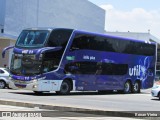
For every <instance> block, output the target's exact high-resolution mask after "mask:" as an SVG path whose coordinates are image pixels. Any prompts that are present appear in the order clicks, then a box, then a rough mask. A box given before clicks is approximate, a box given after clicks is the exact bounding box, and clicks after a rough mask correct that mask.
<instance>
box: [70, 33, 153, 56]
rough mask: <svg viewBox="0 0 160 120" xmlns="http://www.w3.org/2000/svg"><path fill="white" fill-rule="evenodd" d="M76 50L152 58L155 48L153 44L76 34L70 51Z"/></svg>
mask: <svg viewBox="0 0 160 120" xmlns="http://www.w3.org/2000/svg"><path fill="white" fill-rule="evenodd" d="M78 49H89V50H99V51H109V52H118V53H127V54H136V55H146V56H153V55H155V49H156V48H155V45H153V44H146V43H142V42H135V41H129V40H122V39H118V38H111V37H104V36H96V35H89V34H80V33H77V34H76V35H75V37H74V39H73V43H72V46H71V50H78Z"/></svg>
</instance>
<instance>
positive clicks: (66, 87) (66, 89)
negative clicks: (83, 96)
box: [61, 82, 69, 93]
mask: <svg viewBox="0 0 160 120" xmlns="http://www.w3.org/2000/svg"><path fill="white" fill-rule="evenodd" d="M68 90H69V86H68V84H67V83H66V82H63V83H62V86H61V92H62V93H67V92H68Z"/></svg>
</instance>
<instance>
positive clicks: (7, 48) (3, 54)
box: [2, 46, 14, 58]
mask: <svg viewBox="0 0 160 120" xmlns="http://www.w3.org/2000/svg"><path fill="white" fill-rule="evenodd" d="M12 48H14V46H8V47H6V48H4V49H3V51H2V58H4V57H5V53H6V51H7V50H9V49H12Z"/></svg>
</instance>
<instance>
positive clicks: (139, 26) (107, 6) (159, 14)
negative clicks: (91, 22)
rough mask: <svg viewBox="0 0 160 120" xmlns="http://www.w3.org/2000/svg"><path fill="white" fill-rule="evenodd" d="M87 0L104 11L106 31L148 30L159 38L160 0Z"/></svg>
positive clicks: (143, 31) (144, 31)
mask: <svg viewBox="0 0 160 120" xmlns="http://www.w3.org/2000/svg"><path fill="white" fill-rule="evenodd" d="M88 1H90V2H92V3H94V4H96V5H97V6H99V7H101V8H103V9H104V10H105V11H106V18H105V30H106V31H111V32H116V31H118V32H128V31H130V32H142V33H146V32H150V33H151V34H152V35H153V36H155V37H156V38H158V39H160V0H88Z"/></svg>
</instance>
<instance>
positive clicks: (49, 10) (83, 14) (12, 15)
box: [0, 0, 105, 66]
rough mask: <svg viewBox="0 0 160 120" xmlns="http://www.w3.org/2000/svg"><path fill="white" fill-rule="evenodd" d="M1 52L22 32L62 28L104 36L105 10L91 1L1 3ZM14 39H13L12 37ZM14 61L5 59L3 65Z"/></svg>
mask: <svg viewBox="0 0 160 120" xmlns="http://www.w3.org/2000/svg"><path fill="white" fill-rule="evenodd" d="M0 9H1V10H2V12H0V29H1V32H0V42H2V41H3V42H4V44H0V51H1V52H2V49H3V48H4V47H6V46H9V45H14V43H15V40H13V39H14V38H15V39H16V37H17V36H18V35H19V33H20V32H21V30H22V29H24V28H30V27H61V28H73V29H80V30H86V31H91V32H100V33H104V25H105V11H104V10H103V9H101V8H100V7H98V6H96V5H95V4H93V3H91V2H89V1H88V0H0ZM11 36H12V37H11ZM10 58H11V52H10V53H9V57H8V58H7V57H6V58H5V59H2V57H1V56H0V61H1V62H0V66H3V65H4V64H7V65H8V66H9V61H8V60H10Z"/></svg>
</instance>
